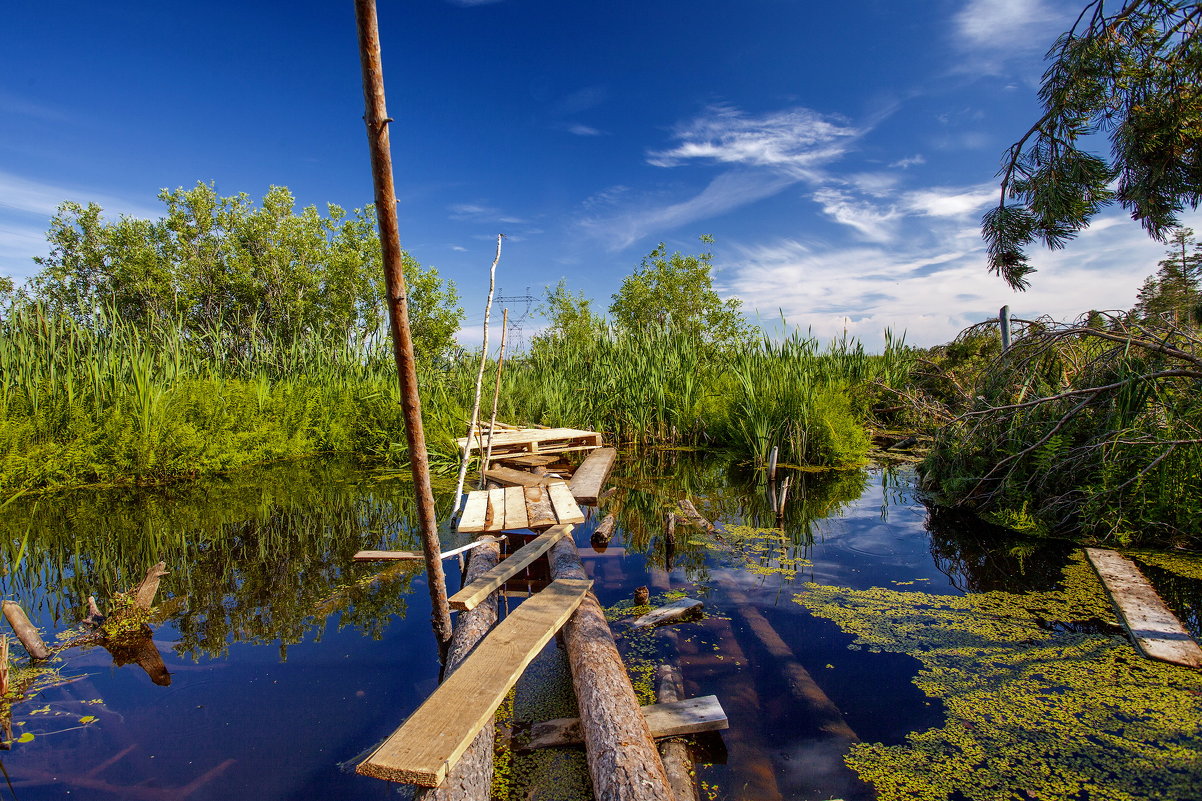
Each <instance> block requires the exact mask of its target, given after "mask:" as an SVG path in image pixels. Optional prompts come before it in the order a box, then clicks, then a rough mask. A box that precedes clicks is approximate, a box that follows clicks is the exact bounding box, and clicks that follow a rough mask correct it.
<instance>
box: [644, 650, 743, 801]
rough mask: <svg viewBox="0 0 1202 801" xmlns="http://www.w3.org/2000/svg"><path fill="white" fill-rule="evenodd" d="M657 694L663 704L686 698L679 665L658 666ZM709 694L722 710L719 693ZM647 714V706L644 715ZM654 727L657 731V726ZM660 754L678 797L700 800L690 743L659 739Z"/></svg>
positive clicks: (725, 723) (682, 800)
mask: <svg viewBox="0 0 1202 801" xmlns="http://www.w3.org/2000/svg"><path fill="white" fill-rule="evenodd" d="M655 695H656V697H657V698H658V699H659V702H660V704H661V705H672V704H674V703H676V702H678V701H681V700H683V699H684V695H685V692H684V677H683V676H681V675H680V668H679V667H677V666H676V665H666V664H665V665H660V666H659V667H657V668H656V669H655ZM707 697H709V698H713V699H714V705H715V706H717V707H718V709H719V711H720V710H721V709H722V705H721V704H719V703H718V699H717V697H716V696H707ZM646 716H647V715H646V707H644V712H643V717H646ZM647 725H649V726H650V725H651V721H647ZM728 726H730V723H729V721H727V720H726V713H725V712H723V713H722V726H721V728H723V729H725V728H727V727H728ZM652 731H653V732H654V731H655V727H654V726H652ZM659 756H660V759H662V760H663V761H664V770H665V771H667V773H668V783H669V784H671V785H672V797H673V799H674V801H699V800H700V797H701V796H700V795H699V793H698V792H697V779H696V771H694V769H693V756H692V754H691V753H690V751H689V744H688V743H686V742H683V741H681V740H668V741H667V742H662V743H659Z"/></svg>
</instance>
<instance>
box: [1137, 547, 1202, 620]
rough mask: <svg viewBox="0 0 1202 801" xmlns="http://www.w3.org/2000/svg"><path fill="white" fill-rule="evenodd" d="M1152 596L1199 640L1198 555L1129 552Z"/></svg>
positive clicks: (1201, 590)
mask: <svg viewBox="0 0 1202 801" xmlns="http://www.w3.org/2000/svg"><path fill="white" fill-rule="evenodd" d="M1128 555H1129V556H1132V557H1134V558H1135V559H1136V561H1138V562H1139V566H1140V569H1141V570H1142V571H1143V573H1144V575H1145V576H1147V577H1148V581H1150V582H1152V586H1154V587H1155V588H1156V593H1157V594H1158V595H1159V596H1160V597H1161V598H1162V599H1163V600H1164V602H1165V603H1166V604H1168V605H1169V608H1170V609H1172V610H1173V611H1174V612H1176V613H1177V617H1178V618H1180V620H1181V622H1182V623H1183V624H1184V625H1185V627H1186V629H1188V630H1189V632H1190V634H1192V635H1193V636H1194V637H1195V638H1196V639H1202V555H1199V554H1196V553H1195V554H1191V553H1179V552H1178V553H1158V552H1154V551H1133V552H1131V553H1129V554H1128Z"/></svg>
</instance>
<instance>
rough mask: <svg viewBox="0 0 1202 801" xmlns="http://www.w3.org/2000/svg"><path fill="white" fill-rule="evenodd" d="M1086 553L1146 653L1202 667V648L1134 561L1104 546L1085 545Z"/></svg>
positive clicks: (1132, 636) (1150, 655)
mask: <svg viewBox="0 0 1202 801" xmlns="http://www.w3.org/2000/svg"><path fill="white" fill-rule="evenodd" d="M1085 555H1086V556H1088V557H1089V563H1090V564H1091V565H1093V569H1094V570H1095V571H1097V574H1098V578H1100V579H1101V580H1102V584H1103V586H1105V587H1106V592H1107V593H1108V594H1109V595H1110V602H1111V603H1112V604H1113V605H1114V608H1115V610H1116V611H1117V612H1118V614H1119V619H1121V620H1122V621H1123V626H1125V627H1126V629H1127V633H1128V634H1130V635H1131V639H1132V640H1134V641H1135V646H1136V647H1137V648H1139V650H1140V651H1141V652H1142V653H1143V655H1144V656H1146V657H1148V658H1150V659H1159V660H1161V661H1163V662H1172V663H1173V664H1175V665H1184V666H1186V667H1194V668H1199V667H1202V648H1199V647H1198V643H1196V642H1194V640H1193V638H1192V637H1190V635H1189V632H1188V631H1186V630H1185V627H1184V626H1182V625H1181V621H1179V620H1178V619H1177V616H1176V615H1174V614H1173V612H1172V611H1171V610H1170V609H1169V608H1168V607H1167V606H1165V604H1164V601H1162V600H1160V596H1159V595H1157V594H1156V590H1155V589H1153V588H1152V585H1151V584H1150V583H1149V582H1148V580H1147V579H1146V578H1144V575H1143V573H1140V572H1139V568H1138V567H1136V566H1135V563H1134V562H1132V561H1131V560H1130V559H1128V558H1127V557H1125V556H1122V555H1121V554H1119V553H1116V552H1115V551H1110V550H1107V549H1105V548H1086V549H1085Z"/></svg>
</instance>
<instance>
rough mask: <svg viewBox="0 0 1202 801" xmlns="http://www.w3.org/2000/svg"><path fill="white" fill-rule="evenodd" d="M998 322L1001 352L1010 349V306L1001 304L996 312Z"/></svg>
mask: <svg viewBox="0 0 1202 801" xmlns="http://www.w3.org/2000/svg"><path fill="white" fill-rule="evenodd" d="M997 319H998V323H999V324H1000V325H1001V328H1002V353H1005V352H1006V351H1008V350H1010V307H1009V306H1003V307H1002V308H1001V310H1000V311H998V313H997Z"/></svg>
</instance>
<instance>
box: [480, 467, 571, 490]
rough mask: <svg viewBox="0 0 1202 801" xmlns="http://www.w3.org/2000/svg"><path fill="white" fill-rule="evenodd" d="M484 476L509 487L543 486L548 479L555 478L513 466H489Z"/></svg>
mask: <svg viewBox="0 0 1202 801" xmlns="http://www.w3.org/2000/svg"><path fill="white" fill-rule="evenodd" d="M484 477H485V478H487V479H488V480H489V481H495V482H497V483H498V484H504V485H505V486H507V487H541V486H542V485H544V484H546V483H547V482H548V481H554V480H555V479H551V478H548V477H547V476H536V475H535V474H534V473H528V472H526V471H525V470H514V469H513V468H512V467H492V468H489V469H488V470H485V471H484Z"/></svg>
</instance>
